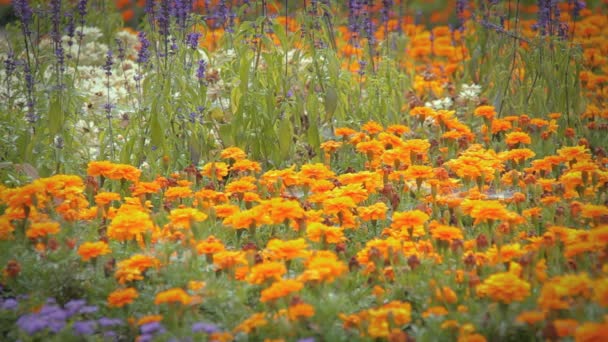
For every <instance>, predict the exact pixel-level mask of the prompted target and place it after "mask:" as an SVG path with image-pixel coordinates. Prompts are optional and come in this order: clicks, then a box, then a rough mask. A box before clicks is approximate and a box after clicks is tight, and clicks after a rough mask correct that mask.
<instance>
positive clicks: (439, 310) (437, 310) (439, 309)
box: [422, 306, 449, 318]
mask: <svg viewBox="0 0 608 342" xmlns="http://www.w3.org/2000/svg"><path fill="white" fill-rule="evenodd" d="M448 313H449V311H448V310H447V309H446V308H445V307H443V306H432V307H430V308H428V309H426V311H424V312H423V313H422V317H424V318H428V317H431V316H437V317H441V316H445V315H447V314H448Z"/></svg>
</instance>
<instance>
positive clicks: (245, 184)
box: [225, 179, 257, 193]
mask: <svg viewBox="0 0 608 342" xmlns="http://www.w3.org/2000/svg"><path fill="white" fill-rule="evenodd" d="M225 190H226V192H228V193H244V192H247V191H255V190H257V187H256V186H255V184H253V182H251V181H250V180H248V179H237V180H234V181H232V182H230V183H228V184H226V187H225Z"/></svg>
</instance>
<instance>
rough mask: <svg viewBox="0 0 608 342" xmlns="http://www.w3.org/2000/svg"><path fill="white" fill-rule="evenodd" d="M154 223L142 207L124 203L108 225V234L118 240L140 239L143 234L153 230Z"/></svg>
mask: <svg viewBox="0 0 608 342" xmlns="http://www.w3.org/2000/svg"><path fill="white" fill-rule="evenodd" d="M153 227H154V223H153V222H152V220H151V219H150V215H148V213H146V212H144V211H143V209H142V208H138V207H136V206H130V205H127V204H123V205H122V206H121V207H120V208H119V209H118V211H117V213H116V216H114V218H113V219H112V222H110V225H109V226H108V232H107V235H108V237H109V238H110V239H114V240H117V241H129V240H133V239H140V238H141V237H142V234H144V233H145V232H147V231H150V230H152V228H153Z"/></svg>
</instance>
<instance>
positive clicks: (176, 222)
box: [169, 208, 207, 229]
mask: <svg viewBox="0 0 608 342" xmlns="http://www.w3.org/2000/svg"><path fill="white" fill-rule="evenodd" d="M206 219H207V215H206V214H205V213H202V212H200V211H199V210H198V209H195V208H177V209H173V210H171V213H170V214H169V220H170V221H171V224H172V225H173V226H174V227H176V228H184V229H190V226H191V225H192V223H193V222H202V221H204V220H206Z"/></svg>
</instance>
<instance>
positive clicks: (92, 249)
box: [78, 241, 112, 261]
mask: <svg viewBox="0 0 608 342" xmlns="http://www.w3.org/2000/svg"><path fill="white" fill-rule="evenodd" d="M109 253H112V250H110V247H108V244H107V243H105V242H103V241H97V242H85V243H83V244H82V245H80V247H79V248H78V254H80V257H81V258H82V261H89V260H91V259H95V258H97V257H98V256H100V255H106V254H109Z"/></svg>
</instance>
